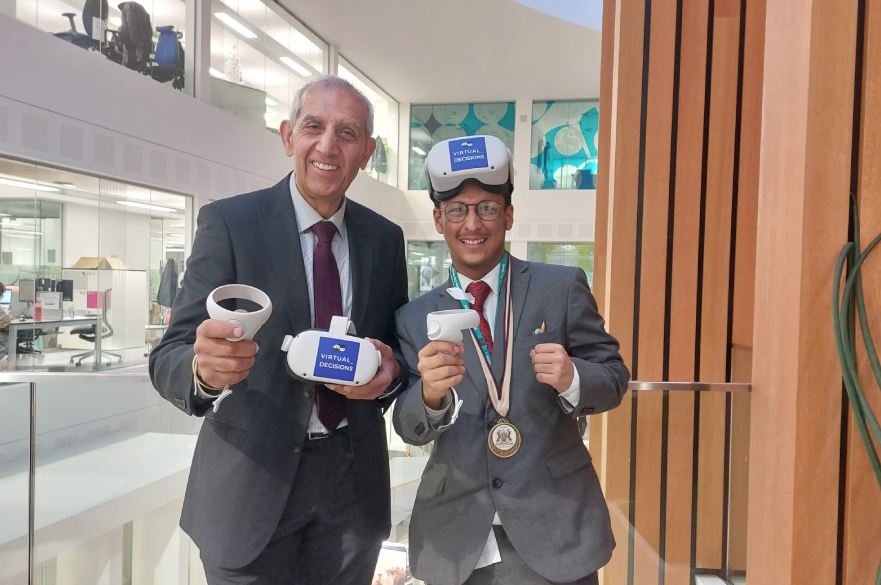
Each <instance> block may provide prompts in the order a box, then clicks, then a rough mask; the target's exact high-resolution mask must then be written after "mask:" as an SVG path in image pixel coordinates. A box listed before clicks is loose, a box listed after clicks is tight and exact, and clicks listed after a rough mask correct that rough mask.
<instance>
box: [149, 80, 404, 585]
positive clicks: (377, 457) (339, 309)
mask: <svg viewBox="0 0 881 585" xmlns="http://www.w3.org/2000/svg"><path fill="white" fill-rule="evenodd" d="M372 127H373V114H372V108H371V106H370V102H368V101H367V99H366V98H365V97H364V96H363V95H362V94H361V93H360V92H358V90H356V89H355V88H354V87H352V86H351V85H350V84H349V83H348V82H346V81H344V80H342V79H340V78H337V77H329V76H328V77H323V78H321V79H319V80H317V81H315V82H312V83H310V84H308V85H307V86H305V87H304V88H303V89H301V90H300V91H299V92H298V93H297V95H296V97H295V98H294V104H293V107H292V111H291V116H290V119H289V120H286V121H284V122H282V124H281V127H280V133H281V139H282V143H283V146H284V151H285V153H286V154H287V156H289V157H292V158H293V159H294V172H293V173H292V174H290V175H288V176H287V177H285V178H284V179H283V180H282V181H281V182H279V183H278V184H277V185H275V186H274V187H271V188H269V189H263V190H261V191H256V192H254V193H248V194H244V195H239V196H236V197H231V198H229V199H223V200H219V201H216V202H213V203H211V204H209V205H206V206H204V207H203V208H202V209H201V211H200V213H199V222H198V230H197V231H196V237H195V241H194V242H193V249H192V254H191V256H190V259H189V262H188V264H187V271H186V273H185V275H184V281H183V287H182V289H181V291H180V292H179V293H178V295H177V297H176V299H175V302H174V312H173V318H172V321H171V324H170V326H169V328H168V331H167V333H166V334H165V336H164V338H163V339H162V342H161V343H160V344H159V346H158V347H157V348H156V349H155V350H154V351H153V352H152V354H151V355H150V374H151V377H152V380H153V384H154V386H155V387H156V389H157V390H158V391H159V393H160V394H162V396H164V397H165V398H166V399H167V400H169V401H170V402H171V403H172V404H174V405H175V406H177V407H178V408H180V409H181V410H183V411H184V412H186V413H188V414H193V415H197V416H204V417H205V421H204V424H203V425H202V430H201V432H200V434H199V440H198V443H197V445H196V451H195V454H194V455H193V464H192V468H191V469H190V476H189V483H188V485H187V492H186V498H185V500H184V508H183V514H182V518H181V526H182V527H183V528H184V530H186V532H187V533H188V534H189V535H190V536H191V537H192V538H193V540H194V541H195V543H196V545H197V546H198V547H199V549H200V552H201V555H202V560H203V564H204V566H205V572H206V575H207V577H208V583H209V584H210V585H221V584H233V583H235V584H240V583H242V584H243V583H248V584H254V585H270V584H273V585H274V584H284V585H288V584H294V585H298V584H308V585H327V584H328V583H342V584H352V585H367V584H369V583H370V581H371V577H372V575H373V571H374V569H375V566H376V560H377V557H378V555H379V549H380V547H381V545H382V540H383V538H385V537H386V536H387V535H388V532H389V529H390V504H389V469H388V454H387V449H386V437H385V426H384V422H383V418H382V412H383V410H382V409H383V407H384V406H386V405H387V404H388V402H387V400H388V399H389V398H390V397H392V396H390V395H393V392H394V389H395V387H396V386H401V385H402V380H401V379H399V377H400V375H401V372H403V373H404V375H406V371H404V370H402V368H401V367H400V366H399V364H398V362H397V361H396V359H395V357H394V355H393V353H392V349H391V347H390V346H396V345H397V343H396V341H394V312H395V310H396V309H397V308H398V307H400V306H401V305H402V304H404V303H405V302H406V301H407V276H406V268H405V267H406V262H405V258H404V238H403V234H402V232H401V229H400V228H399V227H398V226H396V225H394V224H392V223H391V222H389V221H388V220H386V219H384V218H383V217H381V216H379V215H378V214H376V213H374V212H372V211H370V210H369V209H367V208H365V207H363V206H361V205H359V204H357V203H355V202H354V201H349V200H347V199H346V196H345V193H346V190H347V189H348V188H349V185H350V184H351V183H352V181H353V180H354V178H355V176H356V175H357V174H358V170H359V169H363V168H364V167H365V165H366V164H367V162H368V160H369V159H370V156H371V154H372V153H373V150H374V147H375V142H374V139H373V138H372V137H371V135H372V132H373V129H372ZM230 283H238V284H247V285H251V286H254V287H257V288H259V289H260V290H262V291H264V292H265V293H266V294H268V295H269V297H270V299H271V301H272V306H273V310H272V315H271V317H270V318H269V320H268V321H267V322H266V324H265V325H263V327H262V328H261V329H260V331H259V333H258V334H257V336H256V338H255V339H254V341H253V342H252V341H244V340H242V341H228V340H227V338H231V337H236V336H240V335H241V333H242V332H241V330H240V328H239V327H234V326H233V325H231V324H229V323H227V322H225V321H219V320H212V319H209V318H208V314H207V312H206V308H205V299H206V297H207V295H208V294H209V293H210V292H211V291H212V290H213V289H214V288H215V287H217V286H219V285H222V284H230ZM334 315H344V316H346V317H349V318H350V319H351V321H352V322H353V323H354V325H355V327H356V329H357V333H358V335H361V336H364V337H369V338H372V339H373V340H374V341H373V343H374V345H376V347H377V348H378V349H379V350H380V352H381V355H382V364H381V368H380V370H379V372H378V373H377V374H376V376H375V377H374V378H373V380H371V381H370V382H369V383H367V384H366V385H364V386H359V387H352V386H334V387H332V388H328V387H325V386H322V385H316V384H311V383H305V382H303V381H297V380H294V379H293V378H291V376H289V374H288V373H287V372H286V369H285V354H284V353H283V352H282V350H281V344H282V340H283V338H284V336H285V335H287V334H291V335H295V334H297V333H299V332H300V331H303V330H305V329H310V328H313V327H314V328H319V329H321V328H323V329H327V327H328V325H329V321H330V318H331V317H332V316H334ZM258 346H259V351H258ZM226 386H229V387H230V388H231V389H232V390H233V392H232V394H229V395H226V396H225V397H224V398H222V399H221V400H222V403H221V404H219V405H217V404H213V403H214V401H216V400H218V395H219V394H220V393H221V390H222V389H223V388H224V387H226ZM382 398H385V399H386V400H382ZM215 407H216V408H215Z"/></svg>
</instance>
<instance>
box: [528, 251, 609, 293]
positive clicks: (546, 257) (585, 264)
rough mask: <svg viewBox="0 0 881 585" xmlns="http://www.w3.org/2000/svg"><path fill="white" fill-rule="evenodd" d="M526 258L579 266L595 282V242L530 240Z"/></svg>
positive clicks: (547, 262) (589, 280)
mask: <svg viewBox="0 0 881 585" xmlns="http://www.w3.org/2000/svg"><path fill="white" fill-rule="evenodd" d="M526 259H527V260H529V261H531V262H544V263H546V264H562V265H563V266H577V267H578V268H581V269H582V270H584V272H585V274H587V282H588V283H590V284H593V242H582V243H577V242H529V244H528V245H527V247H526Z"/></svg>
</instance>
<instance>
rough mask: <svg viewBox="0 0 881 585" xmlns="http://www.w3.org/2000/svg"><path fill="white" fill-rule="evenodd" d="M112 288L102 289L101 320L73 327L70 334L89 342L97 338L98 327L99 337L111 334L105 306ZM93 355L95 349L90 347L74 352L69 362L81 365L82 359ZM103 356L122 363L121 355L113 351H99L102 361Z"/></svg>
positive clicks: (93, 341) (108, 303)
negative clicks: (84, 325) (80, 351)
mask: <svg viewBox="0 0 881 585" xmlns="http://www.w3.org/2000/svg"><path fill="white" fill-rule="evenodd" d="M112 291H113V289H111V288H108V289H107V290H105V291H104V302H103V303H102V304H101V321H100V322H99V323H98V325H97V326H96V325H89V326H88V327H74V328H73V329H71V330H70V332H71V334H73V335H76V336H77V337H79V338H80V339H82V340H83V341H88V342H90V343H95V340H96V339H97V338H98V335H99V334H98V327H100V328H101V333H100V335H101V339H102V340H103V339H107V338H108V337H110V336H111V335H113V327H112V326H111V325H110V321H108V320H107V307H108V306H109V305H110V294H111V292H112ZM93 355H95V350H94V349H91V350H89V351H84V352H82V353H78V354H75V355H73V356H71V358H70V363H72V364H73V363H74V362H76V365H77V366H81V365H83V360H85V359H86V358H90V357H92V356H93ZM104 356H107V358H116V360H117V363H122V356H121V355H119V354H118V353H113V352H112V351H103V350H102V351H101V361H104Z"/></svg>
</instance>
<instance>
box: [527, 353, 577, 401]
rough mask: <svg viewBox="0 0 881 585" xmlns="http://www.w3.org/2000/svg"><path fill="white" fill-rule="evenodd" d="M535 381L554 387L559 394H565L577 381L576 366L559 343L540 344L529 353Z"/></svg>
mask: <svg viewBox="0 0 881 585" xmlns="http://www.w3.org/2000/svg"><path fill="white" fill-rule="evenodd" d="M529 357H531V358H532V369H533V370H534V371H535V379H536V380H538V381H539V382H541V383H542V384H548V385H549V386H552V387H553V388H554V390H556V391H557V392H560V393H562V392H565V391H566V390H568V389H569V386H571V385H572V380H573V379H575V366H574V365H573V364H572V359H571V358H570V357H569V354H568V353H566V350H565V348H563V346H562V345H560V344H559V343H539V344H538V345H536V346H535V347H534V348H533V349H532V351H530V352H529Z"/></svg>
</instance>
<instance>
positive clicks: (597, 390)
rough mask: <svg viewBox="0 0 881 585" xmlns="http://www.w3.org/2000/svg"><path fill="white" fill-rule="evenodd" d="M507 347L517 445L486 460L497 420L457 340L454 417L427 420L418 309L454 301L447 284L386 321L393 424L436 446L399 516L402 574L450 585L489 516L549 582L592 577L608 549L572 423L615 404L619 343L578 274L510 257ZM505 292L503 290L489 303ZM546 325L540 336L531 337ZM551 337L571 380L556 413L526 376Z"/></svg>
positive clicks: (475, 552)
mask: <svg viewBox="0 0 881 585" xmlns="http://www.w3.org/2000/svg"><path fill="white" fill-rule="evenodd" d="M510 269H511V278H512V280H511V296H512V297H513V302H514V305H513V308H514V315H513V317H514V344H513V350H512V351H513V352H514V355H513V364H512V368H513V370H512V381H511V407H510V411H509V413H508V417H507V418H508V419H509V420H510V421H511V422H512V423H513V424H514V425H515V426H516V427H517V428H518V429H519V430H520V432H521V435H522V444H521V446H520V450H519V451H518V452H517V453H516V454H515V455H513V456H512V457H510V458H508V459H500V458H498V457H496V456H495V455H493V454H492V453H491V452H490V451H489V449H488V447H487V442H486V439H487V432H488V429H489V428H490V427H491V426H492V424H493V423H494V422H495V421H496V420H498V418H499V417H498V415H497V414H496V412H495V410H494V409H493V406H492V404H491V402H490V401H489V397H488V395H487V388H486V381H485V380H484V378H483V374H482V372H481V367H480V362H479V361H478V360H479V359H480V357H479V356H478V353H477V352H476V350H475V349H474V346H473V344H472V343H471V341H470V340H469V339H468V338H467V337H466V339H465V356H464V357H465V367H466V375H465V379H464V380H463V382H462V383H461V384H460V385H459V386H457V387H456V391H457V393H458V395H459V398H460V399H461V400H462V401H463V405H462V408H461V411H460V412H459V418H458V420H457V421H456V422H455V423H453V424H452V425H451V426H447V427H445V428H443V424H441V425H438V426H437V427H436V426H435V425H433V424H432V423H431V422H430V421H429V420H428V417H427V415H426V411H425V405H424V402H423V398H422V381H421V380H420V379H419V374H418V372H417V371H416V365H417V363H418V357H417V352H418V351H419V349H421V348H422V347H423V346H424V345H425V344H426V343H428V338H427V336H426V326H425V315H426V314H427V313H429V312H431V311H436V310H443V309H455V308H459V304H458V302H457V301H455V300H453V299H452V298H451V297H450V296H449V295H448V294H447V293H446V289H447V287H449V286H450V283H449V281H448V282H447V284H445V285H443V286H441V287H439V288H436V289H434V290H433V291H431V292H429V293H427V294H425V295H424V296H422V297H420V298H418V299H416V300H414V301H412V302H411V303H409V304H408V305H406V306H404V307H402V308H401V309H400V310H399V311H398V313H397V317H396V321H397V333H398V339H399V340H400V342H401V351H402V352H403V354H404V357H405V358H406V360H407V363H408V364H409V366H410V382H411V385H410V387H409V388H408V389H407V390H406V391H405V392H404V393H403V394H402V395H401V396H400V397H399V398H398V401H397V404H396V405H395V415H394V422H395V428H396V429H397V431H398V433H399V434H400V435H401V436H402V437H403V438H404V440H405V441H407V442H408V443H412V444H416V445H422V444H425V443H428V442H429V441H432V440H434V441H435V446H434V451H433V453H432V455H431V458H430V460H429V462H428V465H427V466H426V468H425V472H424V473H423V476H422V482H421V483H420V485H419V490H418V492H417V495H416V503H415V506H414V509H413V518H412V520H411V523H410V561H411V565H412V569H413V574H414V575H416V576H417V577H419V578H420V579H423V580H425V581H428V582H429V583H432V585H459V584H460V583H462V582H464V581H465V580H466V579H467V578H468V576H469V575H470V574H471V572H472V570H473V569H474V566H475V564H476V563H477V560H478V558H479V557H480V553H481V552H482V551H483V548H484V545H485V543H486V538H487V535H488V534H489V531H490V526H491V524H492V520H493V515H494V513H495V512H496V511H498V514H499V517H500V519H501V521H502V524H503V526H504V527H505V531H506V533H507V534H508V537H509V538H510V539H511V542H512V543H513V545H514V547H515V548H516V549H517V551H518V552H519V553H520V555H521V556H522V557H523V560H524V561H526V563H527V564H528V565H529V566H530V567H531V568H532V569H533V570H534V571H535V572H536V573H538V574H540V575H541V576H542V577H544V578H546V579H548V580H549V581H552V582H555V583H557V582H559V583H568V582H570V581H575V580H577V579H580V578H582V577H585V576H587V575H589V574H590V573H593V572H594V571H596V570H597V569H599V568H600V567H602V566H603V565H604V564H606V562H608V560H609V557H610V556H611V554H612V549H613V548H614V546H615V542H614V538H613V537H612V532H611V529H610V522H609V512H608V508H607V507H606V502H605V500H604V498H603V493H602V491H601V489H600V485H599V482H598V480H597V476H596V473H595V471H594V469H593V466H592V465H591V460H590V454H589V453H588V451H587V450H586V449H585V448H584V443H583V442H582V439H581V436H580V435H579V433H578V428H577V423H576V420H575V418H576V417H577V416H579V415H584V414H595V413H599V412H603V411H605V410H609V409H611V408H614V407H615V406H617V405H618V403H619V402H620V401H621V398H622V396H623V395H624V392H625V390H626V388H627V380H628V378H629V374H628V372H627V368H626V367H625V366H624V363H623V362H622V360H621V356H620V355H619V354H618V342H617V341H616V340H615V339H614V338H613V337H612V336H610V335H609V334H608V333H606V331H605V329H604V323H603V319H602V317H600V315H599V314H598V313H597V308H596V302H595V301H594V299H593V296H592V295H591V294H590V290H589V288H588V285H587V278H586V277H585V275H584V272H583V271H582V270H580V269H576V268H569V267H564V266H554V265H549V264H538V263H533V262H523V261H520V260H517V259H515V258H512V259H511V264H510ZM503 299H504V291H502V295H501V298H500V299H499V300H500V306H502V305H501V302H502V301H503ZM542 323H544V324H545V332H544V333H539V334H534V332H535V330H536V329H538V328H540V327H541V324H542ZM495 331H497V332H500V331H504V315H503V312H502V311H498V317H497V321H496V325H495ZM539 343H559V344H561V345H563V347H565V348H566V350H567V352H568V353H569V355H570V356H571V358H572V361H573V363H574V364H575V367H576V368H577V370H578V375H579V379H580V385H581V393H580V399H579V403H578V406H577V407H576V408H575V409H574V412H572V413H569V414H567V413H566V412H565V411H564V410H563V408H562V406H561V404H560V398H559V395H558V394H557V392H556V391H555V390H554V389H553V388H551V387H550V386H548V385H546V384H541V383H539V382H538V381H537V380H536V379H535V373H534V371H533V369H532V360H531V359H530V356H529V351H530V350H531V349H532V348H533V347H535V346H536V345H537V344H539ZM494 347H495V350H494V354H493V360H492V369H493V372H494V374H495V376H496V379H500V377H501V372H502V369H503V364H504V351H505V345H504V343H503V342H502V339H501V338H498V339H496V341H495V343H494Z"/></svg>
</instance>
